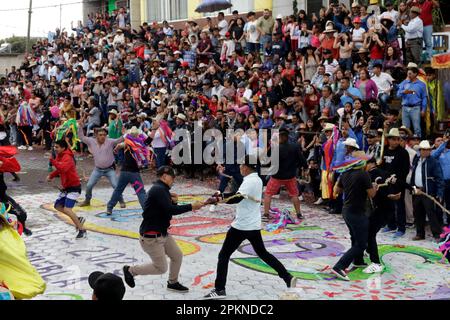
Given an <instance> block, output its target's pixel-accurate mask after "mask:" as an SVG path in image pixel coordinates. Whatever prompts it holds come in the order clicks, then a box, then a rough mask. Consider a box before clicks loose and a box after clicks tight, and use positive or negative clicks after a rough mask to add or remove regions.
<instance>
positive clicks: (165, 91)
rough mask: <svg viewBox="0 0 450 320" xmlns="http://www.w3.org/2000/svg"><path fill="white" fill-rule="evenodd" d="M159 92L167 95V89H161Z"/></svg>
mask: <svg viewBox="0 0 450 320" xmlns="http://www.w3.org/2000/svg"><path fill="white" fill-rule="evenodd" d="M159 92H160V93H162V94H167V90H166V89H164V88H162V89H159Z"/></svg>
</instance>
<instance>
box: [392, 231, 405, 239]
mask: <svg viewBox="0 0 450 320" xmlns="http://www.w3.org/2000/svg"><path fill="white" fill-rule="evenodd" d="M404 235H405V232H403V231H397V232H396V233H394V238H401V237H403V236H404Z"/></svg>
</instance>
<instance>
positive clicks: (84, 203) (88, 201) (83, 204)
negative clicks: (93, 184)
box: [78, 200, 91, 207]
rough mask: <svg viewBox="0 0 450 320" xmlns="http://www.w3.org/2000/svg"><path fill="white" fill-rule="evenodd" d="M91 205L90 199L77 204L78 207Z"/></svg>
mask: <svg viewBox="0 0 450 320" xmlns="http://www.w3.org/2000/svg"><path fill="white" fill-rule="evenodd" d="M90 205H91V201H90V200H84V201H83V202H82V203H80V204H79V205H78V206H79V207H89V206H90Z"/></svg>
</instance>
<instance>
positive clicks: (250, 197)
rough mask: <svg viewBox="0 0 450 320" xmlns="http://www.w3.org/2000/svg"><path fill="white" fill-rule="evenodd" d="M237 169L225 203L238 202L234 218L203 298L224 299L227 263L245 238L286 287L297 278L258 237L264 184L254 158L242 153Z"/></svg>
mask: <svg viewBox="0 0 450 320" xmlns="http://www.w3.org/2000/svg"><path fill="white" fill-rule="evenodd" d="M240 170H241V174H242V176H243V177H244V180H243V182H242V184H241V186H240V187H239V190H238V191H237V193H236V194H235V195H234V197H233V198H231V199H229V200H228V201H227V202H226V203H228V204H232V203H238V205H237V207H236V217H235V219H234V221H233V222H232V223H231V228H230V229H229V230H228V232H227V236H226V238H225V241H224V243H223V246H222V249H221V250H220V253H219V261H218V263H217V276H216V282H215V288H214V289H213V290H212V291H211V292H210V293H208V294H207V295H206V296H204V299H205V300H212V299H223V298H225V297H226V292H225V285H226V282H227V273H228V262H229V261H230V257H231V255H232V254H233V252H234V251H236V250H237V248H238V247H239V246H240V244H241V243H242V242H243V241H244V240H248V241H250V244H251V245H252V247H253V249H254V250H255V252H256V254H257V255H258V257H260V258H261V259H262V260H263V261H264V262H265V263H267V264H268V265H269V266H270V267H272V268H273V269H275V271H276V272H277V273H278V276H279V277H280V278H282V279H283V280H284V281H285V282H286V285H287V287H288V288H291V287H295V285H296V278H295V277H293V276H292V275H291V274H290V273H289V272H288V271H287V270H286V268H285V267H284V266H283V265H282V264H281V262H280V261H278V260H277V259H276V258H275V257H274V256H273V255H272V254H270V253H269V252H268V251H267V250H266V248H265V247H264V242H263V239H262V237H261V214H260V205H261V195H262V189H263V183H262V180H261V178H260V177H259V176H258V174H257V172H256V170H257V167H256V159H255V158H253V157H251V156H248V155H247V156H245V160H244V163H243V164H241V166H240ZM230 196H232V195H231V194H225V195H223V197H224V198H229V197H230Z"/></svg>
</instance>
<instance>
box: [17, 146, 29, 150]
mask: <svg viewBox="0 0 450 320" xmlns="http://www.w3.org/2000/svg"><path fill="white" fill-rule="evenodd" d="M17 149H19V150H26V149H27V147H25V146H18V147H17Z"/></svg>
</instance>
